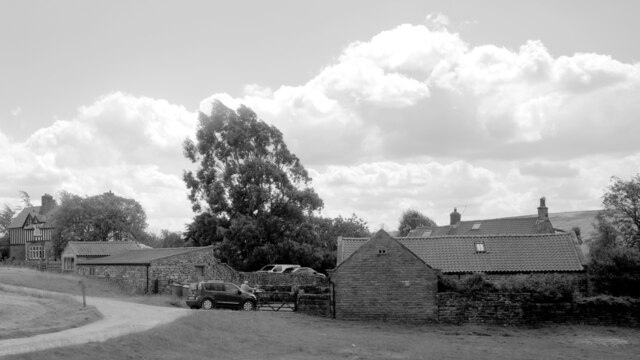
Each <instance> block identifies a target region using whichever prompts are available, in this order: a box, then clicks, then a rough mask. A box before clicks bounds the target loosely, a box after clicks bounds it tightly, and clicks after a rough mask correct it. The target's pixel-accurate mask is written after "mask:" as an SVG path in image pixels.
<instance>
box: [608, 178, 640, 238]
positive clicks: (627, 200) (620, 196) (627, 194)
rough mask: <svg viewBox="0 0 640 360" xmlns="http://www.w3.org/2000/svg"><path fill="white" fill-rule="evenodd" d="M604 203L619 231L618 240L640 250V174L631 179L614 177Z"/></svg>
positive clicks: (610, 220) (609, 217) (610, 219)
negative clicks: (625, 179)
mask: <svg viewBox="0 0 640 360" xmlns="http://www.w3.org/2000/svg"><path fill="white" fill-rule="evenodd" d="M602 205H604V209H605V216H606V219H607V220H608V222H610V223H611V225H613V226H614V227H615V229H616V230H617V231H618V232H619V238H618V241H620V242H621V243H622V245H625V246H629V247H634V248H636V249H639V250H640V174H637V175H636V176H633V177H632V178H631V179H630V180H629V181H624V180H622V179H620V178H618V177H615V176H614V177H612V178H611V184H610V185H609V187H608V188H607V192H606V193H605V194H604V196H603V197H602Z"/></svg>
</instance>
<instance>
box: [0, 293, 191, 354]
mask: <svg viewBox="0 0 640 360" xmlns="http://www.w3.org/2000/svg"><path fill="white" fill-rule="evenodd" d="M15 288H16V289H19V287H15ZM42 293H43V294H44V293H51V295H52V296H53V297H56V296H60V294H59V293H54V292H47V291H42ZM72 297H74V298H75V299H76V300H78V301H80V302H82V297H81V296H72ZM87 305H92V306H95V307H96V309H98V311H100V313H102V316H103V318H102V319H101V320H98V321H96V322H93V323H90V324H87V325H85V326H82V327H78V328H73V329H68V330H64V331H60V332H55V333H49V334H40V335H35V336H31V337H27V338H18V339H6V340H0V356H4V355H11V354H22V353H26V352H31V351H38V350H44V349H50V348H55V347H60V346H69V345H78V344H84V343H88V342H93V341H105V340H108V339H111V338H114V337H117V336H122V335H126V334H130V333H134V332H141V331H145V330H148V329H151V328H153V327H155V326H158V325H162V324H167V323H170V322H172V321H174V320H175V319H177V318H180V317H182V316H185V315H187V314H188V313H189V310H187V309H179V308H170V307H160V306H151V305H144V304H138V303H131V302H126V301H119V300H114V299H106V298H99V297H87Z"/></svg>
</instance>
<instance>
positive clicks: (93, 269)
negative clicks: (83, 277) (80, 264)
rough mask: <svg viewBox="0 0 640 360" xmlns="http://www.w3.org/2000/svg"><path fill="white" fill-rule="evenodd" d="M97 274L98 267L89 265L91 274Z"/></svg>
mask: <svg viewBox="0 0 640 360" xmlns="http://www.w3.org/2000/svg"><path fill="white" fill-rule="evenodd" d="M95 274H96V267H95V266H91V267H89V275H95Z"/></svg>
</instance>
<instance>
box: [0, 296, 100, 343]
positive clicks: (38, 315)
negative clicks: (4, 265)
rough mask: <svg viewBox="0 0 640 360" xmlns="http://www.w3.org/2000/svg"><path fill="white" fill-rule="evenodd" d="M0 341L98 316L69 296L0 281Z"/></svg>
mask: <svg viewBox="0 0 640 360" xmlns="http://www.w3.org/2000/svg"><path fill="white" fill-rule="evenodd" d="M0 302H2V303H3V306H2V309H1V310H0V318H1V319H2V321H1V322H0V340H2V339H11V338H20V337H27V336H33V335H37V334H44V333H51V332H57V331H62V330H65V329H69V328H74V327H79V326H83V325H86V324H88V323H91V322H93V321H96V320H98V319H100V318H101V317H102V316H101V314H100V312H98V311H97V310H96V309H95V308H94V307H92V306H87V307H83V306H82V304H81V303H79V302H78V301H77V300H75V299H73V298H72V297H71V296H69V295H65V294H59V293H48V294H47V293H45V292H43V291H41V290H35V289H28V288H18V287H15V286H10V285H2V284H0Z"/></svg>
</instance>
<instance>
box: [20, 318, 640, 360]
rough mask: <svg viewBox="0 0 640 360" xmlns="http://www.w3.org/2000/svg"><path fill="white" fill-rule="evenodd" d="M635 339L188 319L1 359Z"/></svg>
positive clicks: (311, 354) (631, 344)
mask: <svg viewBox="0 0 640 360" xmlns="http://www.w3.org/2000/svg"><path fill="white" fill-rule="evenodd" d="M639 353H640V331H638V330H635V329H625V328H607V327H571V326H558V327H550V328H545V329H543V330H541V329H538V330H536V329H514V328H502V327H490V326H405V325H402V324H388V323H362V322H346V321H337V320H332V319H324V318H316V317H311V316H306V315H302V314H296V313H277V312H260V311H257V312H243V311H231V310H212V311H204V310H197V311H193V314H191V315H189V316H187V317H184V318H181V319H179V320H177V321H175V322H173V323H171V324H168V325H164V326H160V327H157V328H154V329H152V330H149V331H146V332H144V333H139V334H132V335H128V336H126V337H120V338H116V339H111V340H108V341H105V342H102V343H90V344H85V345H82V346H72V347H65V348H58V349H52V350H48V351H43V352H35V353H30V354H23V355H16V356H10V357H7V359H14V360H15V359H43V358H46V359H54V360H55V359H86V358H91V359H92V360H102V359H159V360H163V359H180V358H182V359H267V360H268V359H312V360H313V359H474V360H477V359H496V360H501V359H514V358H517V359H568V358H580V359H583V360H588V359H629V358H630V356H633V355H632V354H639Z"/></svg>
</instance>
